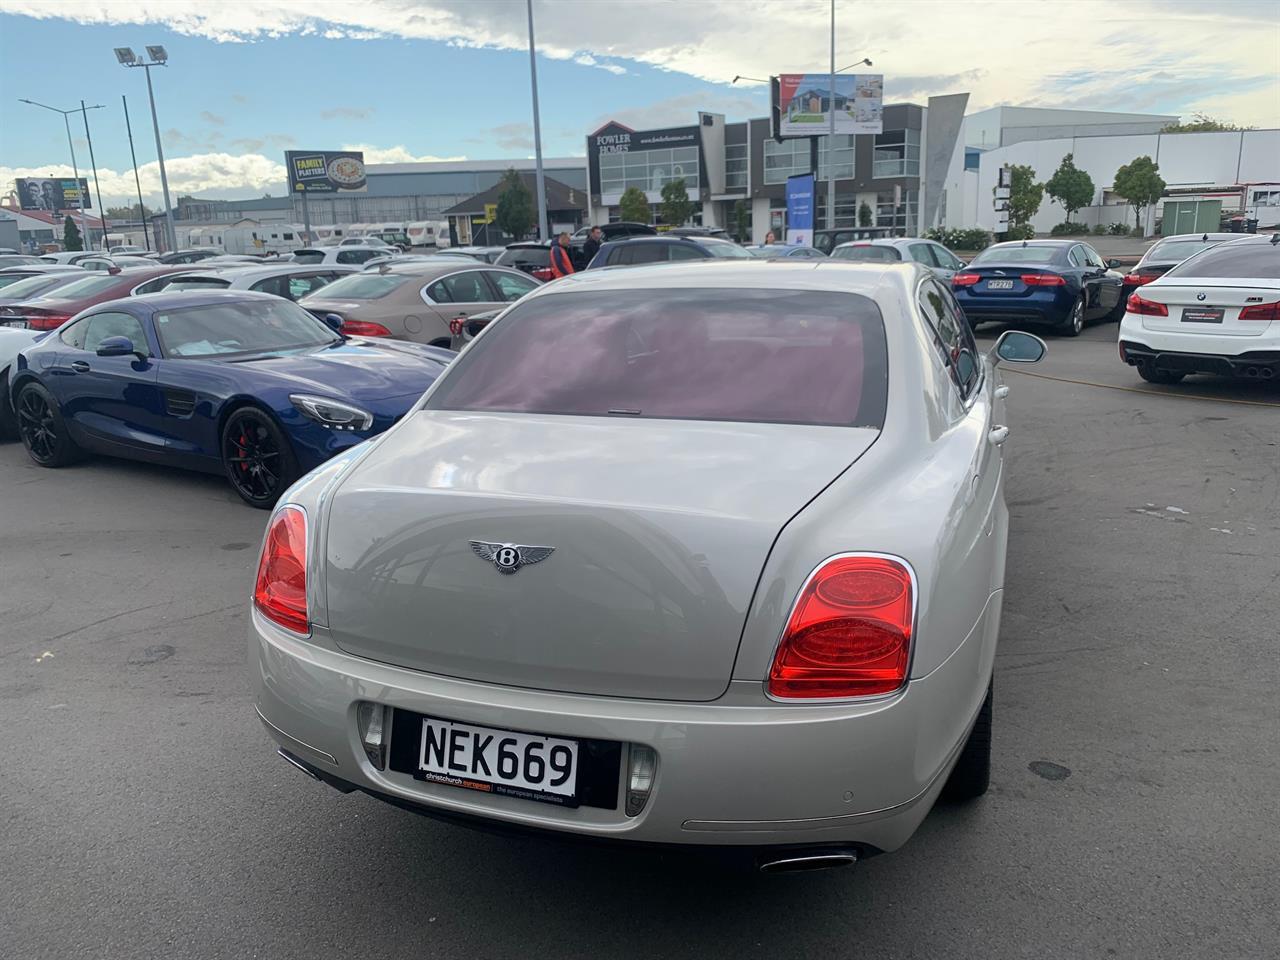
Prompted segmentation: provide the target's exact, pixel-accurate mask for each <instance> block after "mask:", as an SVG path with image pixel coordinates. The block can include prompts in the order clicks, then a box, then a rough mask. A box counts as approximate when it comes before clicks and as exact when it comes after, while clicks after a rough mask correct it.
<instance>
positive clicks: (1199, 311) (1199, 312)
mask: <svg viewBox="0 0 1280 960" xmlns="http://www.w3.org/2000/svg"><path fill="white" fill-rule="evenodd" d="M1182 322H1183V323H1221V322H1222V307H1183V308H1182Z"/></svg>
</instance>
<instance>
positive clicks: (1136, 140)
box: [938, 107, 1280, 235]
mask: <svg viewBox="0 0 1280 960" xmlns="http://www.w3.org/2000/svg"><path fill="white" fill-rule="evenodd" d="M1176 120H1177V118H1176V117H1171V116H1164V115H1157V114H1124V113H1104V112H1099V111H1091V110H1057V109H1042V108H1038V107H994V108H992V109H990V110H983V111H979V112H978V113H974V114H971V115H969V116H967V117H965V121H964V134H963V138H962V139H963V141H964V143H963V146H962V147H957V149H956V151H955V153H954V154H953V155H952V157H951V161H950V164H949V167H948V170H947V177H946V188H945V191H946V192H945V202H944V203H942V204H940V207H939V221H938V223H939V224H940V225H945V226H948V227H973V226H978V227H983V228H985V229H987V230H991V229H993V228H994V226H995V210H994V207H993V204H992V199H993V191H994V187H995V184H996V179H997V177H998V175H999V169H1000V168H1001V167H1002V166H1004V165H1006V164H1008V165H1013V164H1021V165H1027V166H1030V167H1031V168H1032V169H1033V170H1034V171H1035V177H1036V180H1037V181H1039V182H1042V183H1043V182H1044V181H1046V180H1048V179H1049V178H1050V177H1052V176H1053V174H1054V171H1055V170H1057V169H1058V165H1059V164H1060V163H1061V162H1062V158H1063V157H1065V156H1066V155H1067V154H1071V155H1072V158H1073V162H1074V163H1075V165H1076V167H1077V168H1078V169H1080V170H1083V171H1085V172H1086V173H1088V174H1089V176H1090V178H1091V179H1092V180H1093V183H1094V187H1095V195H1094V199H1093V204H1092V205H1091V206H1089V207H1086V208H1085V209H1083V210H1081V211H1079V212H1078V213H1077V214H1076V216H1075V219H1076V220H1077V221H1080V222H1083V223H1085V224H1087V225H1088V226H1091V227H1092V226H1096V225H1098V224H1102V225H1104V226H1105V225H1108V224H1111V223H1125V224H1128V225H1129V226H1133V225H1134V222H1135V215H1134V211H1133V208H1132V207H1130V206H1129V205H1128V203H1126V202H1125V201H1124V200H1123V199H1122V198H1120V197H1118V196H1116V195H1115V193H1114V192H1113V191H1112V189H1111V187H1112V182H1113V180H1114V178H1115V174H1116V170H1117V169H1119V168H1120V167H1121V166H1122V165H1124V164H1127V163H1129V162H1131V161H1132V160H1134V159H1135V158H1137V157H1141V156H1148V157H1151V159H1152V160H1154V161H1155V162H1156V164H1157V165H1158V166H1159V169H1160V176H1161V177H1162V178H1163V179H1164V181H1165V183H1166V184H1167V185H1168V186H1167V189H1166V195H1165V200H1174V199H1177V200H1183V199H1199V198H1212V199H1218V200H1220V201H1221V204H1222V210H1223V212H1224V213H1237V214H1240V215H1243V216H1245V217H1248V218H1254V219H1257V220H1259V221H1260V224H1261V225H1262V226H1271V225H1274V224H1276V223H1277V222H1280V130H1245V131H1233V132H1223V133H1160V132H1159V131H1160V130H1161V129H1162V128H1163V127H1164V126H1165V125H1167V124H1169V123H1173V122H1175V121H1176ZM1163 204H1164V201H1161V203H1158V204H1155V205H1154V206H1152V207H1150V208H1148V209H1147V210H1145V211H1144V214H1143V216H1144V220H1145V223H1144V228H1145V231H1146V233H1147V234H1148V235H1151V234H1153V233H1154V232H1155V229H1154V228H1155V224H1156V221H1157V220H1160V219H1161V217H1162V210H1163ZM1065 219H1066V212H1065V211H1064V210H1063V209H1062V207H1060V206H1059V205H1058V204H1057V203H1055V202H1053V201H1052V200H1050V199H1049V197H1048V196H1047V195H1046V196H1045V197H1044V199H1043V200H1042V202H1041V204H1040V209H1039V211H1038V212H1037V213H1036V215H1035V216H1034V217H1033V218H1032V221H1031V223H1032V226H1034V227H1035V229H1036V231H1037V232H1039V233H1048V232H1049V230H1050V229H1052V228H1053V226H1054V225H1056V224H1058V223H1061V222H1062V221H1063V220H1065Z"/></svg>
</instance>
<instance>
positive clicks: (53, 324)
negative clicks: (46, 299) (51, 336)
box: [27, 313, 71, 330]
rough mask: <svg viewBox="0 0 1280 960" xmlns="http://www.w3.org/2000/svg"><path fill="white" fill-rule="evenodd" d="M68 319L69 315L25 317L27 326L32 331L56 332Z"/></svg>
mask: <svg viewBox="0 0 1280 960" xmlns="http://www.w3.org/2000/svg"><path fill="white" fill-rule="evenodd" d="M70 319H71V314H69V313H44V314H40V313H31V314H28V315H27V326H28V327H29V328H30V329H32V330H57V329H58V328H59V327H60V326H62V325H63V324H64V323H66V322H67V321H68V320H70Z"/></svg>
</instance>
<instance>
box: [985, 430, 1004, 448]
mask: <svg viewBox="0 0 1280 960" xmlns="http://www.w3.org/2000/svg"><path fill="white" fill-rule="evenodd" d="M987 439H988V440H990V441H991V442H992V443H994V444H995V445H996V446H997V447H998V446H1000V444H1002V443H1004V442H1005V441H1006V440H1008V439H1009V428H1008V427H1004V426H1000V427H992V428H991V432H990V433H988V434H987Z"/></svg>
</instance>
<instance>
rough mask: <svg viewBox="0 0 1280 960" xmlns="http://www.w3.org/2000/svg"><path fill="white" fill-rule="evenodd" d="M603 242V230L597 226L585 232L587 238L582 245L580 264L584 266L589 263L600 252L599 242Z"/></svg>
mask: <svg viewBox="0 0 1280 960" xmlns="http://www.w3.org/2000/svg"><path fill="white" fill-rule="evenodd" d="M603 242H604V231H603V230H601V229H600V228H599V227H598V226H596V227H592V228H591V232H590V233H588V234H587V240H586V242H585V243H584V244H583V245H582V266H583V267H584V268H585V267H586V266H587V265H588V264H590V263H591V261H592V259H593V258H594V257H595V255H596V254H597V253H599V252H600V244H601V243H603Z"/></svg>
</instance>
